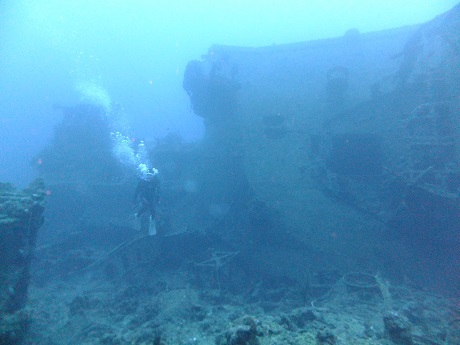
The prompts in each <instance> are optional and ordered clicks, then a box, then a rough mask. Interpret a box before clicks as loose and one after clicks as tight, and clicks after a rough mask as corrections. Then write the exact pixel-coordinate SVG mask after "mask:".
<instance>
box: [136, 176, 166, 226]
mask: <svg viewBox="0 0 460 345" xmlns="http://www.w3.org/2000/svg"><path fill="white" fill-rule="evenodd" d="M138 199H139V200H140V201H141V203H142V206H141V208H140V209H139V211H138V212H137V213H136V217H141V216H142V214H144V213H145V212H147V211H150V215H151V216H152V219H155V205H156V204H157V203H158V201H159V199H160V180H159V179H158V177H157V176H156V175H151V176H148V177H146V178H141V179H139V182H138V184H137V188H136V192H135V193H134V202H137V200H138Z"/></svg>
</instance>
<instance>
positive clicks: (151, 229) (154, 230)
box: [149, 217, 157, 236]
mask: <svg viewBox="0 0 460 345" xmlns="http://www.w3.org/2000/svg"><path fill="white" fill-rule="evenodd" d="M156 233H157V226H156V224H155V218H152V217H149V235H150V236H153V235H156Z"/></svg>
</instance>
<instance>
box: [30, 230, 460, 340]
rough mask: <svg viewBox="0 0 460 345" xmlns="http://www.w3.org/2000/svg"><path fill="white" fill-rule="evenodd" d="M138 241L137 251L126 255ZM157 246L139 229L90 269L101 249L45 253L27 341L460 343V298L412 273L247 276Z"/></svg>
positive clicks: (232, 268)
mask: <svg viewBox="0 0 460 345" xmlns="http://www.w3.org/2000/svg"><path fill="white" fill-rule="evenodd" d="M130 246H131V247H134V248H136V249H135V250H134V252H136V253H137V257H135V258H134V257H133V256H134V254H132V255H129V258H128V257H127V256H126V254H127V253H129V247H130ZM158 246H159V244H158V241H156V240H155V239H152V238H149V237H140V238H137V239H135V240H134V241H130V242H128V243H127V244H125V245H122V246H119V247H117V248H115V249H114V250H112V251H107V252H106V253H104V254H101V253H97V255H98V256H99V258H98V260H95V261H93V262H92V263H91V264H89V265H87V266H86V267H85V268H83V269H80V268H78V267H77V266H78V265H80V264H81V263H82V262H84V260H83V258H84V257H85V256H86V257H87V258H93V259H94V257H95V256H96V251H91V248H86V252H82V251H75V252H69V254H67V255H66V256H65V257H66V258H65V260H66V261H67V265H68V268H67V271H66V272H67V273H63V272H64V271H62V272H61V274H56V272H54V273H53V274H51V273H50V272H49V271H46V270H45V267H46V266H47V265H53V266H54V267H58V266H59V265H60V264H61V263H60V262H58V261H60V260H62V259H59V260H56V261H53V259H51V258H52V257H53V255H52V253H51V252H50V251H49V252H48V253H47V255H44V254H43V253H42V257H47V258H48V259H47V260H48V261H47V262H46V263H44V262H41V263H40V260H39V263H38V264H37V265H36V267H35V279H34V280H33V281H34V283H33V285H32V286H31V288H30V290H29V303H28V308H29V309H30V311H31V315H32V323H31V326H30V331H29V334H28V338H27V341H26V343H27V344H163V345H172V344H190V345H191V344H197V345H198V344H218V345H227V344H228V345H230V344H231V345H242V344H260V345H265V344H267V345H268V344H431V345H433V344H460V312H459V305H458V301H456V300H455V299H454V298H446V297H441V296H439V295H436V294H433V293H430V292H428V291H423V290H422V289H420V288H418V287H414V286H411V284H410V282H407V283H405V284H400V285H392V284H390V283H389V282H388V281H386V280H385V279H384V278H382V277H380V276H379V275H378V274H370V273H358V272H357V273H348V274H343V275H340V274H339V275H337V276H336V278H335V280H334V282H333V283H331V284H329V285H315V284H313V283H312V284H309V285H308V286H300V285H292V284H288V283H287V282H283V281H279V282H277V283H271V284H268V283H267V282H264V281H251V280H250V279H248V280H247V281H244V279H247V277H242V276H239V275H238V270H237V269H236V267H235V266H236V265H237V264H238V260H236V259H233V258H232V259H231V260H229V261H228V262H221V265H219V264H216V265H214V266H213V265H209V266H205V265H199V264H196V263H195V262H193V261H183V262H182V263H180V264H179V265H176V264H173V265H172V264H171V263H168V260H167V258H164V257H162V256H161V255H157V254H155V253H157V252H158V249H159V247H158ZM146 248H149V249H146ZM45 250H50V249H45ZM53 250H54V251H56V248H55V249H53ZM38 254H40V250H39V253H38ZM238 255H239V254H238V253H236V257H237V256H238ZM88 260H89V259H88ZM41 261H43V259H42V260H41ZM89 261H90V260H89ZM89 261H88V262H89ZM211 262H212V260H211ZM214 262H218V261H215V260H214ZM72 265H75V266H74V268H75V269H74V270H73V271H72V269H70V268H69V267H71V266H72ZM54 274H56V275H54ZM235 281H238V283H239V285H238V288H235V286H236V285H235Z"/></svg>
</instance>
